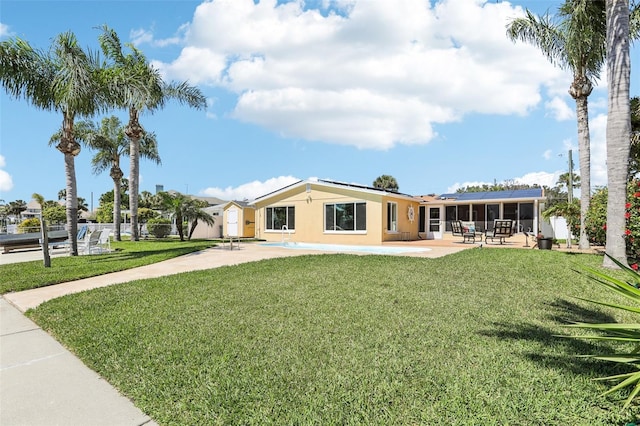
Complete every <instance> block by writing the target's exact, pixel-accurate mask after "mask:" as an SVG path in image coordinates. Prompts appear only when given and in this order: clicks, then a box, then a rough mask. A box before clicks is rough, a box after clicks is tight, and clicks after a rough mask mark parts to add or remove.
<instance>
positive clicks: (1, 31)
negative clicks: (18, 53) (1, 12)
mask: <svg viewBox="0 0 640 426" xmlns="http://www.w3.org/2000/svg"><path fill="white" fill-rule="evenodd" d="M8 35H9V26H8V25H7V24H3V23H2V22H0V37H6V36H8Z"/></svg>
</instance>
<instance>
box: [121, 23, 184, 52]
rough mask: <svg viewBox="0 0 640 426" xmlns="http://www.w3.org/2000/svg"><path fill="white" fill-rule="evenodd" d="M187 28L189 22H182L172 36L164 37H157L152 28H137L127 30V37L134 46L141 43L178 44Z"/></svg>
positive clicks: (154, 44) (152, 44) (161, 45)
mask: <svg viewBox="0 0 640 426" xmlns="http://www.w3.org/2000/svg"><path fill="white" fill-rule="evenodd" d="M188 29H189V24H183V25H181V26H180V27H179V28H178V31H176V33H175V34H174V35H173V36H172V37H168V38H164V39H157V38H155V36H154V29H153V28H152V29H149V30H146V29H143V28H138V29H135V30H131V31H130V32H129V38H130V39H131V43H133V44H134V45H136V46H140V45H142V44H149V45H151V46H157V47H166V46H170V45H175V44H180V43H182V42H183V41H184V35H185V33H186V32H187V31H188Z"/></svg>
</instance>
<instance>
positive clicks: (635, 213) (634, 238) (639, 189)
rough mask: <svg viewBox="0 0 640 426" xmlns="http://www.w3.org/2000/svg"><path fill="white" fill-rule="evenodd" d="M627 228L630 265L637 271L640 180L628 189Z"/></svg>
mask: <svg viewBox="0 0 640 426" xmlns="http://www.w3.org/2000/svg"><path fill="white" fill-rule="evenodd" d="M625 210H626V212H625V217H626V219H627V227H626V230H625V239H626V240H627V256H628V257H629V264H630V265H631V267H632V268H633V269H635V270H636V271H637V270H638V263H639V262H640V180H632V181H631V182H629V186H628V189H627V204H625Z"/></svg>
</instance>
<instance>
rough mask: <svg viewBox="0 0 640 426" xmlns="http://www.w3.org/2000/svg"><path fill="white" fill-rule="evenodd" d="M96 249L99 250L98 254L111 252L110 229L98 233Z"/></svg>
mask: <svg viewBox="0 0 640 426" xmlns="http://www.w3.org/2000/svg"><path fill="white" fill-rule="evenodd" d="M98 249H99V250H100V253H109V252H110V251H111V229H107V228H105V229H103V230H102V231H100V238H99V239H98Z"/></svg>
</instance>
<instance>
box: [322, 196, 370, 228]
mask: <svg viewBox="0 0 640 426" xmlns="http://www.w3.org/2000/svg"><path fill="white" fill-rule="evenodd" d="M344 204H353V213H354V219H353V227H354V229H353V230H349V229H339V230H336V229H327V207H328V206H333V212H334V215H333V220H334V223H333V226H334V227H335V226H336V224H335V217H336V214H335V211H336V205H344ZM358 204H363V205H364V214H365V220H364V226H365V229H355V228H357V224H358V218H357V215H358V207H357V206H358ZM322 210H323V220H322V228H323V232H324V233H325V234H351V235H352V234H366V233H367V229H366V228H367V220H366V219H367V217H366V216H367V203H366V201H349V202H343V203H338V202H336V203H325V204H324V205H323V208H322Z"/></svg>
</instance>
